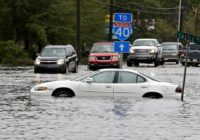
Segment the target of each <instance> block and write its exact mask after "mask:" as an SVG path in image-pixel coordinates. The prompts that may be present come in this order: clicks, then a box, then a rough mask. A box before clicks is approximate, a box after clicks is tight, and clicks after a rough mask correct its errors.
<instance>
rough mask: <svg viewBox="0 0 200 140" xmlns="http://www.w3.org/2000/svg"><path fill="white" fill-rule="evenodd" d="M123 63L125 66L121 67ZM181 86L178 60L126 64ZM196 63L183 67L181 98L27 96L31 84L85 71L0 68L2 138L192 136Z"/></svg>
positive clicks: (199, 105)
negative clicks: (182, 96)
mask: <svg viewBox="0 0 200 140" xmlns="http://www.w3.org/2000/svg"><path fill="white" fill-rule="evenodd" d="M123 67H124V68H126V66H123ZM129 69H136V70H138V71H140V72H143V73H146V74H149V75H152V76H155V77H156V78H159V79H161V80H163V81H167V82H172V83H178V84H180V85H182V81H183V70H184V68H183V67H182V66H181V65H174V64H168V65H164V66H160V67H157V68H154V67H152V66H151V65H150V66H149V65H142V66H140V67H137V68H135V67H131V68H129ZM199 70H200V68H199V67H188V69H187V74H188V75H187V77H186V89H185V96H184V101H183V102H182V101H181V100H176V99H171V98H166V99H164V98H163V99H143V98H138V99H133V98H121V99H109V98H95V97H93V98H90V97H84V98H80V97H79V98H76V97H75V98H71V99H69V98H54V97H49V96H40V97H37V96H32V95H31V94H30V89H31V87H33V86H34V85H36V84H39V83H42V82H47V81H53V80H61V79H70V78H74V77H77V76H79V75H84V74H86V73H88V72H89V71H88V70H87V67H86V66H84V65H81V66H79V73H78V74H72V73H70V74H69V75H65V74H34V73H33V67H15V68H12V67H0V139H2V140H38V139H43V140H198V139H200V133H199V132H200V90H199V89H200V73H199Z"/></svg>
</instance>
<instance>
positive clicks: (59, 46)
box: [45, 44, 72, 48]
mask: <svg viewBox="0 0 200 140" xmlns="http://www.w3.org/2000/svg"><path fill="white" fill-rule="evenodd" d="M69 47H72V45H70V44H68V45H47V46H45V48H69Z"/></svg>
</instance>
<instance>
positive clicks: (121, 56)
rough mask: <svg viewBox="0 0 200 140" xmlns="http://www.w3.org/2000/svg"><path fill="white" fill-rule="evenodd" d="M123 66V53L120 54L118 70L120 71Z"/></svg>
mask: <svg viewBox="0 0 200 140" xmlns="http://www.w3.org/2000/svg"><path fill="white" fill-rule="evenodd" d="M122 66H123V52H120V69H122Z"/></svg>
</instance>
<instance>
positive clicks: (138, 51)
mask: <svg viewBox="0 0 200 140" xmlns="http://www.w3.org/2000/svg"><path fill="white" fill-rule="evenodd" d="M135 52H136V53H149V49H136V50H135Z"/></svg>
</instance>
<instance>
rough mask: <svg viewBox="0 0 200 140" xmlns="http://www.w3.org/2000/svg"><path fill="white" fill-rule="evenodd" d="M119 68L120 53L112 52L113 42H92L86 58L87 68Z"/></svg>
mask: <svg viewBox="0 0 200 140" xmlns="http://www.w3.org/2000/svg"><path fill="white" fill-rule="evenodd" d="M104 67H111V68H119V67H120V55H119V53H115V52H114V43H113V42H97V43H94V44H93V46H92V49H91V51H90V54H89V58H88V68H89V69H97V68H104Z"/></svg>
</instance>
